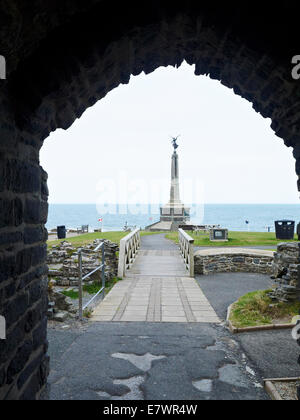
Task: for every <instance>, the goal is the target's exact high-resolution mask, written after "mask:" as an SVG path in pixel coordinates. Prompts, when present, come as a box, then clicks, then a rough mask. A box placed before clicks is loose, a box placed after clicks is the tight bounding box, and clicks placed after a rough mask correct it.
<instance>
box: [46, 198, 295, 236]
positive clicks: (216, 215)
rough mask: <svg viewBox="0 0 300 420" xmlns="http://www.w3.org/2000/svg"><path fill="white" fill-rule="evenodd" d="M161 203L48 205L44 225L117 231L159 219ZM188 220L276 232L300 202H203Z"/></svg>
mask: <svg viewBox="0 0 300 420" xmlns="http://www.w3.org/2000/svg"><path fill="white" fill-rule="evenodd" d="M159 207H160V205H158V204H157V205H156V204H152V205H136V206H135V205H113V204H112V205H106V206H103V207H99V206H96V204H50V205H49V215H48V222H47V224H46V227H47V229H48V230H51V229H54V228H56V227H57V226H66V228H67V229H70V228H72V229H76V228H78V227H81V226H82V225H89V231H91V232H92V231H93V230H94V229H99V228H102V231H103V232H105V231H120V230H123V229H124V227H125V226H128V227H132V228H133V227H141V228H145V227H146V226H148V225H151V224H153V223H155V222H157V221H159ZM190 207H191V222H192V223H194V224H201V225H202V224H205V225H220V226H221V227H223V228H227V229H229V230H231V231H238V232H244V231H245V232H247V231H250V232H267V231H271V232H274V231H275V224H274V222H275V221H276V220H293V221H295V222H296V224H297V223H299V222H300V204H299V205H298V204H205V205H191V206H190Z"/></svg>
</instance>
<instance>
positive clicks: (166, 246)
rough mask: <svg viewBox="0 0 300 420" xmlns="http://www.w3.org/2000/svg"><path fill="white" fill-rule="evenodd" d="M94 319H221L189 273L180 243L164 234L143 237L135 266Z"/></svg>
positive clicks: (122, 320) (96, 311) (214, 321)
mask: <svg viewBox="0 0 300 420" xmlns="http://www.w3.org/2000/svg"><path fill="white" fill-rule="evenodd" d="M156 248H158V249H156ZM92 321H114V322H120V321H121V322H207V323H218V322H220V320H219V318H218V316H217V315H216V313H215V311H214V310H213V308H212V307H211V305H210V304H209V302H208V300H207V299H206V297H205V296H204V294H203V292H202V291H201V289H200V287H199V285H198V284H197V282H196V281H195V279H192V278H189V277H188V273H187V271H186V268H185V265H184V262H183V259H182V257H181V255H180V252H179V249H178V246H177V245H175V244H173V243H171V242H170V241H167V240H166V239H165V238H164V237H163V235H149V236H144V237H142V246H141V249H140V250H139V252H138V256H137V258H136V260H135V262H134V264H133V266H132V268H131V269H130V270H128V271H127V273H126V278H125V279H124V280H122V281H120V282H119V283H117V284H116V285H115V286H114V288H113V289H112V290H111V291H110V292H109V294H108V295H107V296H106V297H105V299H104V300H103V301H102V302H101V303H100V304H99V305H98V307H97V308H95V310H94V312H93V316H92Z"/></svg>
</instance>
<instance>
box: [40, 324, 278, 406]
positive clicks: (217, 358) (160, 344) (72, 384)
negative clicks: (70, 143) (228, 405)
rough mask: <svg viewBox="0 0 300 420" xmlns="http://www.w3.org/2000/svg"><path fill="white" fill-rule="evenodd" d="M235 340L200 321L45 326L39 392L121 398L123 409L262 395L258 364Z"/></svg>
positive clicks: (63, 396) (77, 397)
mask: <svg viewBox="0 0 300 420" xmlns="http://www.w3.org/2000/svg"><path fill="white" fill-rule="evenodd" d="M234 338H235V337H232V336H231V335H230V333H229V332H228V331H226V330H225V329H224V328H223V327H222V326H221V325H215V324H199V323H198V324H187V323H185V324H178V323H176V324H157V323H144V322H136V323H118V322H116V323H109V322H94V323H92V324H91V325H89V326H88V327H87V328H86V329H82V328H74V329H70V330H66V329H61V330H59V329H55V330H51V329H50V330H49V332H48V339H49V344H50V346H49V354H50V363H51V373H50V377H49V385H50V387H49V388H50V389H49V388H48V392H49V393H48V395H47V394H46V395H44V398H50V399H51V400H123V405H124V407H126V406H127V405H126V404H127V403H126V400H148V401H149V400H152V401H153V400H154V401H155V400H165V401H167V400H172V401H182V400H254V399H258V400H261V399H267V398H268V397H267V396H266V394H265V392H264V390H263V389H262V386H261V384H262V378H261V377H260V376H259V375H256V374H255V373H254V372H253V371H255V370H256V369H255V365H253V364H252V362H251V360H249V359H248V358H247V357H246V356H245V357H242V353H243V352H242V351H241V349H240V347H239V345H238V343H237V342H236V341H235V340H234ZM274 362H275V365H276V359H275V361H274ZM124 400H125V401H124ZM106 404H107V403H106ZM112 404H114V402H113V401H112ZM100 409H101V407H100ZM141 414H142V413H141Z"/></svg>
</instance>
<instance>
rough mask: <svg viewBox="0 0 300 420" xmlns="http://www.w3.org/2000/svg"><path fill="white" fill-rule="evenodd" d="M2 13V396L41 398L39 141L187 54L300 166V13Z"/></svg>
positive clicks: (137, 7)
mask: <svg viewBox="0 0 300 420" xmlns="http://www.w3.org/2000/svg"><path fill="white" fill-rule="evenodd" d="M183 3H184V4H183ZM1 7H2V6H1ZM3 7H4V6H3ZM3 12H4V9H3ZM3 15H4V17H5V19H4V20H5V21H6V26H5V25H3V33H4V34H5V33H6V34H7V37H4V38H5V40H4V41H2V44H1V45H2V50H3V52H2V54H4V55H5V54H6V61H7V66H8V68H7V80H6V81H5V84H3V89H2V91H1V93H0V103H1V106H2V115H1V144H0V159H1V160H0V174H1V177H0V208H1V218H0V262H1V272H0V302H1V311H2V313H1V315H4V316H5V318H6V322H7V340H5V341H0V399H19V398H23V399H31V398H37V397H39V395H40V391H41V389H42V388H43V387H44V385H45V382H46V378H47V373H48V358H47V356H46V352H47V341H46V324H47V321H46V317H45V312H46V306H47V302H46V300H47V299H46V288H47V268H46V265H45V258H46V246H45V241H46V233H45V229H44V224H45V222H46V220H47V197H48V189H47V174H46V173H45V172H44V171H43V170H42V168H41V167H40V166H39V150H40V148H41V146H42V143H43V140H44V139H45V138H46V137H47V136H48V135H49V133H50V132H51V131H54V130H55V129H57V128H64V129H66V128H68V127H69V126H70V125H71V124H72V123H73V121H74V120H75V119H76V118H79V117H80V116H81V115H82V113H83V112H84V110H85V109H86V108H88V107H90V106H92V105H93V104H94V103H95V102H96V101H98V100H100V99H101V98H103V97H104V96H105V95H106V94H107V92H109V91H110V90H112V89H113V88H115V87H117V86H118V85H119V84H120V83H128V81H129V78H130V75H131V74H133V75H137V74H139V73H140V72H141V71H145V73H150V72H152V71H153V70H154V69H156V68H158V67H160V66H167V65H173V66H178V65H179V64H181V63H182V61H183V60H186V61H187V62H188V63H189V64H195V65H196V75H200V74H209V75H210V77H211V78H213V79H218V80H220V81H221V83H222V84H224V85H225V86H227V87H229V88H232V89H233V90H234V92H235V93H236V94H237V95H240V96H242V97H244V98H246V99H247V100H249V101H250V102H252V103H253V107H254V109H255V110H256V111H257V112H259V113H260V114H261V115H262V116H263V117H268V118H270V119H271V120H272V128H273V130H274V131H275V132H276V134H277V135H278V136H279V137H281V138H283V139H284V142H285V144H286V145H287V146H288V147H293V148H294V156H295V158H296V160H297V164H296V172H297V175H300V139H299V127H300V107H299V105H300V95H299V83H297V82H296V81H295V80H293V79H292V77H291V59H292V57H293V56H294V55H295V54H296V53H297V50H296V41H297V36H296V28H297V24H296V18H297V16H296V14H295V13H293V10H291V9H290V8H289V7H282V8H280V9H279V8H278V9H276V7H275V8H274V10H273V11H272V12H270V11H269V8H267V7H266V8H265V9H264V8H263V6H261V10H260V11H259V12H258V10H257V8H256V7H254V6H250V5H248V4H246V5H244V6H239V7H238V8H237V7H236V6H231V5H227V6H220V7H219V8H218V10H215V9H214V8H213V7H212V6H209V5H203V4H198V2H195V1H192V0H189V1H187V2H180V1H177V0H175V1H172V2H171V1H169V0H166V1H165V2H163V3H161V2H159V1H154V2H150V4H149V5H148V6H146V7H145V6H144V5H141V4H140V2H137V1H133V2H131V3H130V5H129V4H127V3H126V2H122V3H120V4H119V5H118V14H117V15H116V11H115V10H114V9H113V6H111V5H109V4H108V3H107V2H104V1H100V0H98V1H97V0H91V1H89V2H84V3H81V2H79V1H78V2H74V3H73V4H72V5H70V4H69V3H68V2H63V3H62V5H61V6H60V7H58V6H57V5H54V4H53V3H52V2H50V1H47V2H41V1H37V2H36V7H35V8H31V9H28V7H27V6H26V3H25V2H22V1H17V0H15V1H13V2H11V3H10V6H8V7H7V8H6V9H5V13H4V14H3ZM33 21H34V22H35V25H34V27H33V26H32V22H33ZM253 22H255V30H254V27H253ZM294 23H295V25H294ZM278 27H281V28H282V30H283V31H282V32H280V31H278V30H277V29H278ZM16 32H17V33H18V34H19V37H17V39H14V38H13V36H12V35H11V34H12V33H16ZM279 32H280V33H279ZM299 189H300V182H299Z"/></svg>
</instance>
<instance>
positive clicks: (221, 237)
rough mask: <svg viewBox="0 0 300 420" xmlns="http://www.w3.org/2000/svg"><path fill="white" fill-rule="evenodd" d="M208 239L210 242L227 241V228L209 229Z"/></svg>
mask: <svg viewBox="0 0 300 420" xmlns="http://www.w3.org/2000/svg"><path fill="white" fill-rule="evenodd" d="M209 239H210V241H212V242H228V229H210V231H209Z"/></svg>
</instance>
